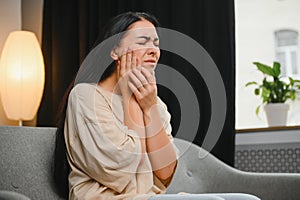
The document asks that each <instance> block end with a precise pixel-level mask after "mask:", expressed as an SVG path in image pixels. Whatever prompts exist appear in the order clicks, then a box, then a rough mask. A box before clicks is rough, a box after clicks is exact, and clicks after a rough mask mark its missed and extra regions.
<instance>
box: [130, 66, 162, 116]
mask: <svg viewBox="0 0 300 200" xmlns="http://www.w3.org/2000/svg"><path fill="white" fill-rule="evenodd" d="M129 78H130V81H129V82H128V86H129V88H130V89H131V91H132V92H133V94H134V96H135V98H136V100H137V102H138V104H139V105H140V107H141V109H142V110H143V112H144V113H148V112H149V111H150V109H151V107H152V106H154V105H156V104H157V86H156V80H155V75H154V71H152V72H149V71H148V70H146V69H145V68H143V67H141V68H134V69H132V71H131V72H130V73H129Z"/></svg>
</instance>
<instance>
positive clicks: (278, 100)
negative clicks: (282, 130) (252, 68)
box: [246, 62, 300, 126]
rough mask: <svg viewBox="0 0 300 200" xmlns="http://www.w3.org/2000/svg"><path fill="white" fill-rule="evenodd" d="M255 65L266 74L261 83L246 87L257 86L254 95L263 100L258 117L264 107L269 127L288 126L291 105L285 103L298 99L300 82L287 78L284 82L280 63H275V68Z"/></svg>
mask: <svg viewBox="0 0 300 200" xmlns="http://www.w3.org/2000/svg"><path fill="white" fill-rule="evenodd" d="M253 64H254V65H256V67H257V69H258V70H259V71H260V72H262V73H263V74H264V78H263V80H262V82H261V83H257V82H255V81H252V82H248V83H247V84H246V86H249V85H256V86H257V87H256V88H255V89H254V94H255V95H258V96H260V97H261V98H262V104H260V105H259V106H258V107H257V108H256V114H257V115H258V113H259V110H260V107H261V106H262V105H263V106H264V110H265V111H266V116H267V121H268V125H269V126H284V125H286V121H287V112H288V110H289V104H286V103H285V102H286V101H287V100H288V99H290V100H292V101H294V100H295V99H296V95H297V90H299V89H300V80H295V79H293V78H291V77H287V81H283V80H282V79H283V77H282V76H281V70H280V63H278V62H273V67H271V66H268V65H265V64H262V63H259V62H254V63H253Z"/></svg>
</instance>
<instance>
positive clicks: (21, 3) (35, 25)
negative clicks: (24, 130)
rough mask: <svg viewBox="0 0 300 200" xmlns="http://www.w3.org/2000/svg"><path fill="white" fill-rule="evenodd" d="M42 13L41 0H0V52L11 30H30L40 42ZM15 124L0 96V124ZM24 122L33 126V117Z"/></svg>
mask: <svg viewBox="0 0 300 200" xmlns="http://www.w3.org/2000/svg"><path fill="white" fill-rule="evenodd" d="M42 13H43V0H0V54H1V51H2V48H3V45H4V43H5V40H6V38H7V36H8V34H9V33H10V32H11V31H15V30H28V31H32V32H34V33H35V34H36V36H37V38H38V40H39V41H40V42H41V37H42V19H43V18H42ZM0 95H1V94H0ZM17 124H18V122H17V121H12V120H9V119H7V118H6V116H5V113H4V110H3V107H2V102H1V98H0V125H17ZM24 124H25V125H30V126H34V125H35V119H33V120H32V121H28V122H25V123H24Z"/></svg>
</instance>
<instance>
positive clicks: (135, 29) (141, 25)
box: [125, 20, 157, 38]
mask: <svg viewBox="0 0 300 200" xmlns="http://www.w3.org/2000/svg"><path fill="white" fill-rule="evenodd" d="M126 36H128V37H139V36H150V37H153V38H154V37H157V32H156V29H155V27H154V25H153V24H152V23H151V22H149V21H147V20H140V21H137V22H135V23H133V24H132V25H131V26H129V29H128V31H127V32H126V34H125V37H126Z"/></svg>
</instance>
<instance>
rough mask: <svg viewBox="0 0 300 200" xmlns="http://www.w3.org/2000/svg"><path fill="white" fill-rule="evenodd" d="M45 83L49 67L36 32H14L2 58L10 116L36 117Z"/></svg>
mask: <svg viewBox="0 0 300 200" xmlns="http://www.w3.org/2000/svg"><path fill="white" fill-rule="evenodd" d="M44 84H45V67H44V60H43V55H42V51H41V48H40V45H39V43H38V41H37V38H36V36H35V34H34V33H32V32H29V31H14V32H11V33H10V34H9V36H8V38H7V40H6V42H5V44H4V47H3V50H2V54H1V58H0V96H1V100H2V104H3V108H4V112H5V114H6V116H7V118H8V119H11V120H17V121H19V126H22V121H24V120H32V119H33V118H34V117H35V115H36V113H37V110H38V108H39V105H40V102H41V99H42V95H43V90H44Z"/></svg>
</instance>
